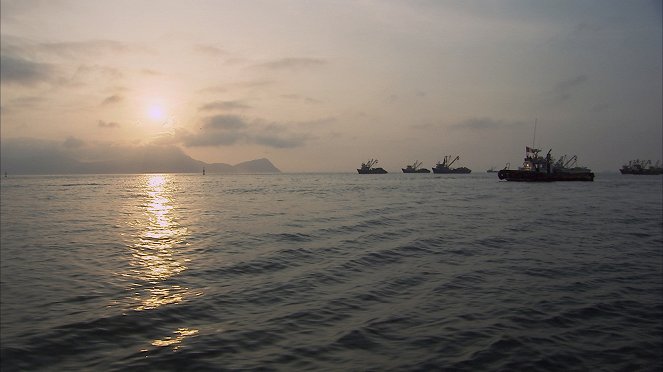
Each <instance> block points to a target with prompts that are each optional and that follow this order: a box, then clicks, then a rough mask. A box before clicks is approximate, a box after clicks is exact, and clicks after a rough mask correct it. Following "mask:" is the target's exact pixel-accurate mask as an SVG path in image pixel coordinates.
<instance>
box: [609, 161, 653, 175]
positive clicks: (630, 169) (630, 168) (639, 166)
mask: <svg viewBox="0 0 663 372" xmlns="http://www.w3.org/2000/svg"><path fill="white" fill-rule="evenodd" d="M660 163H661V161H660V160H659V161H657V162H656V164H654V165H652V163H651V160H640V159H636V160H631V161H629V162H628V164H624V165H623V166H622V169H620V170H619V172H620V173H621V174H637V175H654V174H663V167H661V166H660Z"/></svg>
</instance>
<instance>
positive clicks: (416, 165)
mask: <svg viewBox="0 0 663 372" xmlns="http://www.w3.org/2000/svg"><path fill="white" fill-rule="evenodd" d="M420 166H421V162H420V161H416V160H415V161H414V164H412V165H408V166H407V167H405V168H401V170H403V173H430V171H429V170H428V169H426V168H419V167H420Z"/></svg>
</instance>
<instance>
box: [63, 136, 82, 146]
mask: <svg viewBox="0 0 663 372" xmlns="http://www.w3.org/2000/svg"><path fill="white" fill-rule="evenodd" d="M84 145H85V141H83V140H81V139H78V138H76V137H72V136H69V137H67V139H66V140H64V142H63V143H62V146H64V147H66V148H69V149H76V148H80V147H83V146H84Z"/></svg>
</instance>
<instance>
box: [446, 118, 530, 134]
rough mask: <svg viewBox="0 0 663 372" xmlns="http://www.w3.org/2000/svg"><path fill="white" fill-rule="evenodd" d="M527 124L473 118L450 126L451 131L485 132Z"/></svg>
mask: <svg viewBox="0 0 663 372" xmlns="http://www.w3.org/2000/svg"><path fill="white" fill-rule="evenodd" d="M524 125H525V123H523V122H520V121H512V122H505V121H503V120H495V119H491V118H471V119H467V120H464V121H461V122H459V123H456V124H452V125H450V126H449V128H450V129H457V130H471V131H485V130H496V129H506V128H514V127H522V126H524Z"/></svg>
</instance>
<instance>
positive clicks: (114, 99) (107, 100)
mask: <svg viewBox="0 0 663 372" xmlns="http://www.w3.org/2000/svg"><path fill="white" fill-rule="evenodd" d="M122 100H123V98H122V96H120V95H119V94H113V95H112V96H108V97H106V98H105V99H104V100H103V101H102V102H101V105H102V106H106V105H112V104H114V103H118V102H120V101H122Z"/></svg>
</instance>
